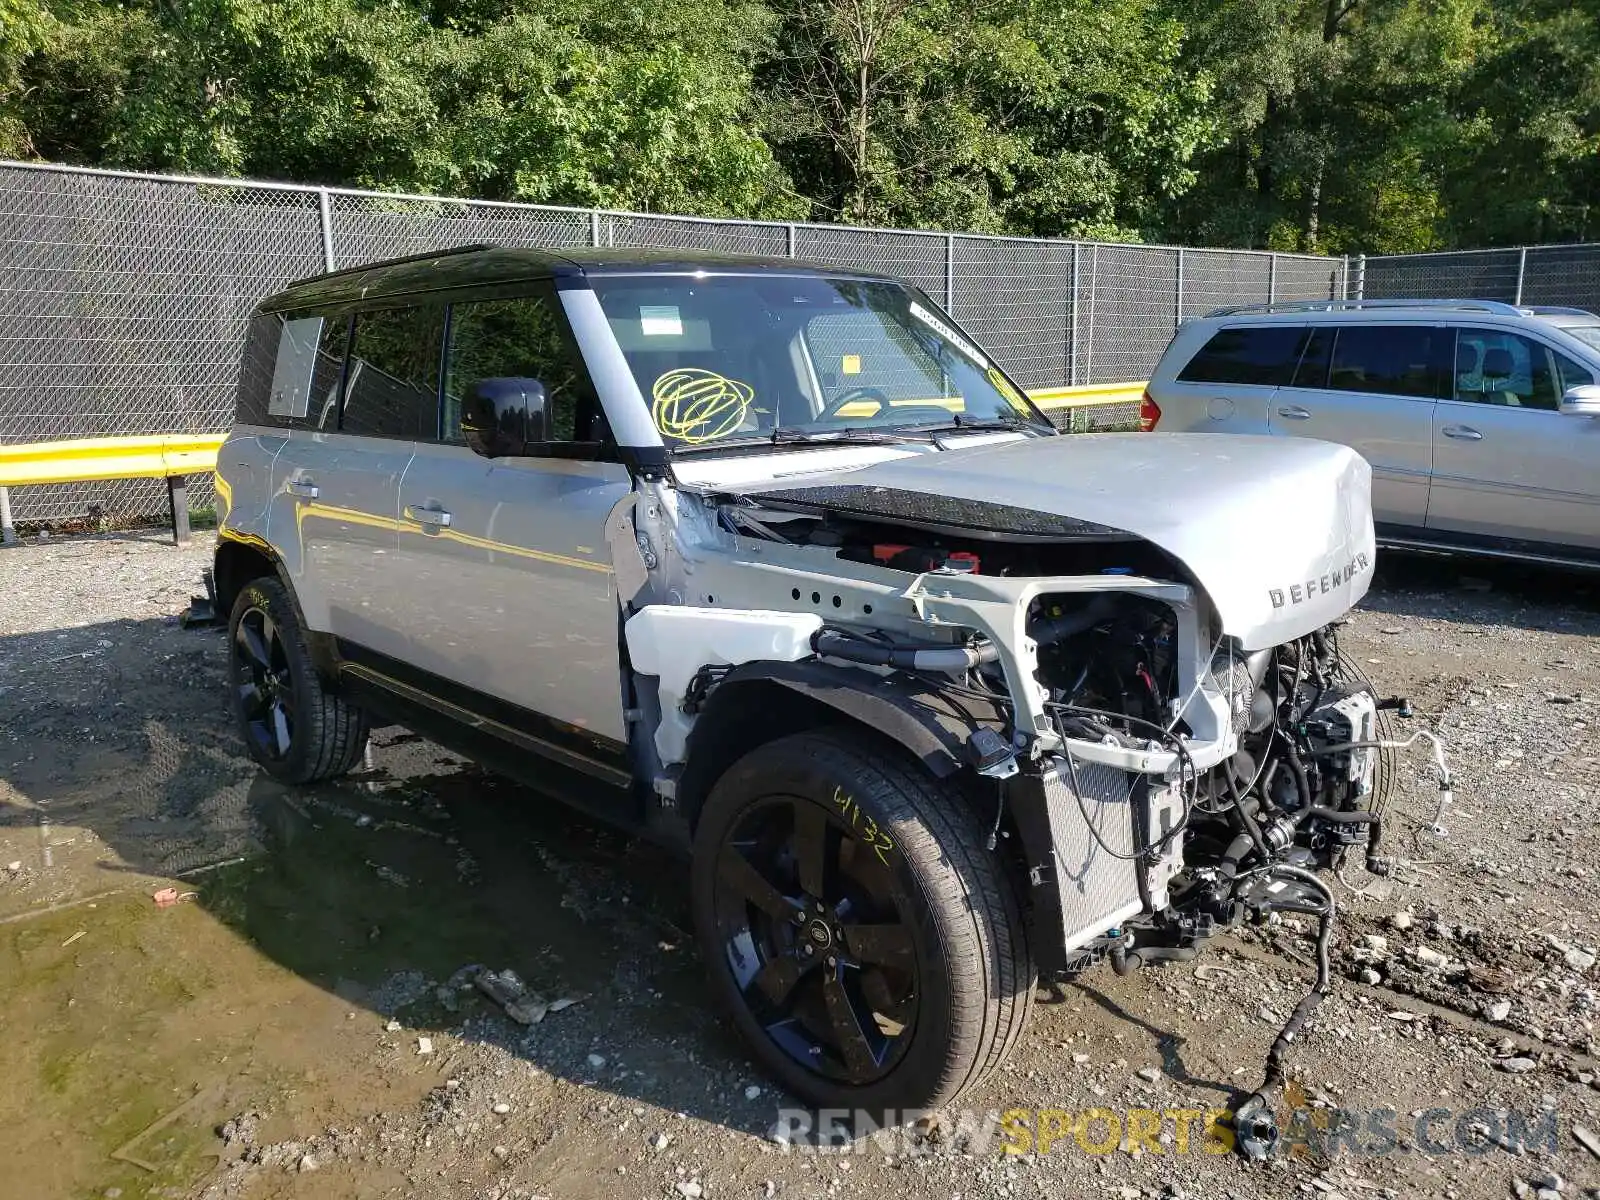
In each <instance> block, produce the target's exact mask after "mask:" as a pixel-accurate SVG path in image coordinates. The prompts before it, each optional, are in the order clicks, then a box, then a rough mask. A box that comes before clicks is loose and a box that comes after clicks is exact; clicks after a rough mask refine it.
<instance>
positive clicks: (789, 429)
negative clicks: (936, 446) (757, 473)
mask: <svg viewBox="0 0 1600 1200" xmlns="http://www.w3.org/2000/svg"><path fill="white" fill-rule="evenodd" d="M928 440H929V439H928V437H927V435H925V434H916V433H911V432H907V431H904V430H902V431H898V432H897V431H895V430H892V429H868V428H864V427H863V426H860V425H849V426H846V427H845V428H843V429H800V428H797V427H795V426H793V425H786V426H779V427H778V428H777V429H774V430H773V431H772V444H773V445H774V446H798V445H805V444H807V443H812V444H820V443H826V442H856V443H859V444H861V445H865V446H898V445H903V444H904V443H906V442H926V441H928Z"/></svg>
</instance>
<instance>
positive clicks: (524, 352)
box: [399, 287, 631, 753]
mask: <svg viewBox="0 0 1600 1200" xmlns="http://www.w3.org/2000/svg"><path fill="white" fill-rule="evenodd" d="M504 377H516V378H528V379H537V380H539V381H540V382H542V383H543V384H544V388H545V393H546V395H547V397H548V409H547V413H548V417H549V422H548V423H549V434H548V436H549V437H550V439H551V440H552V444H551V445H550V446H548V447H547V448H546V450H547V455H548V456H542V457H537V458H498V459H487V458H483V457H480V456H479V455H477V454H476V453H474V452H473V451H472V450H470V449H468V447H467V446H466V444H465V442H464V440H463V439H462V436H461V427H460V404H461V398H462V397H464V396H466V395H467V394H468V392H469V390H470V389H471V387H472V385H473V384H474V383H475V382H476V381H477V380H479V379H492V378H504ZM607 440H608V439H606V437H605V432H604V429H603V421H602V418H601V415H600V406H599V402H598V400H597V399H596V396H595V392H594V387H593V385H592V383H591V382H590V380H589V376H588V373H587V371H586V370H585V368H584V364H583V361H582V358H581V357H580V355H579V354H578V351H577V348H576V346H575V345H574V344H573V342H572V338H571V335H570V333H569V331H568V328H567V325H566V318H565V315H564V313H563V311H562V308H561V305H560V303H559V301H558V300H557V298H556V294H555V292H554V290H553V289H552V288H548V287H544V288H541V289H540V290H539V291H538V292H537V293H536V294H533V295H524V296H518V297H513V298H505V299H489V300H480V301H471V302H462V303H458V304H456V305H454V306H453V307H452V309H451V314H450V334H449V349H448V353H447V358H446V367H445V384H444V404H443V410H442V416H441V421H440V429H439V433H438V436H436V437H433V438H429V439H426V440H424V441H421V442H419V443H418V446H417V452H416V456H415V457H414V458H413V459H412V461H411V463H410V466H409V467H408V468H407V470H406V472H405V477H404V480H403V482H402V484H401V487H400V511H401V524H400V535H399V537H400V549H401V555H402V558H403V559H404V560H405V563H406V567H405V572H404V573H405V576H406V580H405V591H406V594H407V599H408V602H409V607H410V620H409V630H410V635H411V643H412V649H411V661H412V662H413V663H414V664H415V665H416V666H418V667H420V668H422V669H424V670H426V671H428V672H431V673H432V674H434V675H437V676H440V677H442V678H443V679H446V680H449V681H450V682H452V683H455V684H458V685H460V686H462V687H463V688H465V689H468V692H469V693H473V694H475V695H467V696H466V697H465V702H466V703H467V704H468V705H469V706H471V707H474V708H476V709H477V710H478V711H480V712H481V711H485V706H484V704H483V703H482V697H484V696H487V697H489V698H491V699H492V700H494V701H499V702H503V703H504V704H505V705H510V706H512V709H511V710H509V711H506V712H505V713H504V716H503V721H502V723H504V724H509V725H512V726H513V727H516V728H519V729H521V730H522V731H523V732H525V733H526V732H528V725H529V721H528V718H529V717H530V716H533V715H537V716H539V717H543V718H549V719H551V720H552V721H553V722H554V723H555V725H554V726H552V727H541V729H540V731H539V733H540V736H541V737H548V738H552V739H557V742H556V744H557V745H560V744H561V742H560V740H559V739H562V738H563V737H565V738H567V739H568V740H569V744H568V748H570V749H576V750H577V751H578V752H579V753H582V752H583V751H584V749H585V748H586V746H587V742H588V740H589V739H591V738H599V739H604V740H605V741H610V742H621V741H623V739H624V732H623V723H622V676H621V666H620V660H619V653H618V647H619V621H620V615H619V609H618V606H617V597H616V586H615V581H614V579H613V577H612V573H611V561H610V553H609V551H608V549H607V546H606V540H605V532H604V530H605V522H606V517H607V515H608V514H609V513H610V511H611V509H612V508H613V507H614V506H615V505H616V504H617V503H618V502H619V501H621V500H623V499H624V498H625V497H627V496H628V495H629V494H630V492H631V483H630V479H629V475H628V471H627V469H626V468H625V467H624V466H623V465H622V464H621V463H620V462H618V461H616V460H615V455H614V454H611V453H609V452H608V451H607V450H605V449H603V448H602V445H601V443H602V442H605V441H607ZM488 707H489V708H490V709H494V706H493V705H490V706H488ZM519 710H520V711H519ZM495 711H499V710H498V709H495ZM495 719H497V720H500V719H502V718H501V717H496V718H495ZM574 736H575V737H576V741H572V740H571V739H572V738H573V737H574Z"/></svg>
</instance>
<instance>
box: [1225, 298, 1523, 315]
mask: <svg viewBox="0 0 1600 1200" xmlns="http://www.w3.org/2000/svg"><path fill="white" fill-rule="evenodd" d="M1376 308H1442V309H1454V310H1457V311H1466V312H1487V313H1495V314H1497V315H1499V316H1502V317H1525V316H1527V315H1529V313H1530V312H1531V311H1532V310H1531V309H1528V308H1522V307H1518V306H1517V305H1515V304H1507V303H1506V302H1505V301H1504V300H1276V301H1274V302H1272V303H1271V304H1235V305H1232V306H1230V307H1228V308H1218V309H1213V310H1212V311H1211V312H1208V313H1207V314H1206V316H1208V317H1232V316H1238V315H1240V314H1244V313H1261V314H1267V313H1280V312H1283V313H1288V312H1360V311H1363V310H1365V309H1376Z"/></svg>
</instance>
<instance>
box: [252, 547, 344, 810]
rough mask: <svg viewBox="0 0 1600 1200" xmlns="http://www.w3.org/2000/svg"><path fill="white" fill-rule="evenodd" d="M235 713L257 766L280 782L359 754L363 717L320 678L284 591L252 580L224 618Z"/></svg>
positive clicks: (337, 767)
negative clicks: (324, 684) (229, 613)
mask: <svg viewBox="0 0 1600 1200" xmlns="http://www.w3.org/2000/svg"><path fill="white" fill-rule="evenodd" d="M228 648H229V655H228V668H229V669H228V681H229V684H230V686H231V689H232V692H233V709H234V717H235V721H236V723H237V726H238V730H239V736H240V737H242V738H243V739H244V744H245V748H246V749H247V750H248V751H249V752H250V757H251V758H253V759H254V760H255V761H256V763H257V764H258V765H260V767H261V769H262V770H264V771H266V772H267V774H269V775H271V776H272V777H273V778H274V779H277V780H281V781H282V782H284V783H294V784H300V783H314V782H316V781H317V780H319V779H332V778H333V777H334V776H337V775H343V774H344V773H345V772H347V771H349V770H350V769H351V768H352V767H354V766H355V765H356V764H357V763H358V762H360V761H361V753H362V751H363V750H364V749H365V748H366V745H367V733H368V729H369V726H368V721H367V716H366V714H365V713H364V712H362V711H361V710H360V709H359V708H357V707H356V706H355V705H353V704H351V703H350V702H349V701H347V700H346V699H344V697H342V696H339V695H337V694H335V693H333V692H331V691H329V690H328V689H327V688H325V687H324V686H323V684H322V679H321V677H320V676H319V675H318V674H317V670H316V667H315V666H314V665H313V664H312V662H311V652H310V650H309V649H308V647H307V646H306V639H305V634H304V632H303V631H302V630H301V628H300V618H299V615H298V613H297V612H296V610H295V606H294V601H293V600H292V599H291V598H290V596H289V592H288V590H287V589H286V588H285V587H284V586H283V584H282V583H281V582H279V581H278V580H277V579H273V578H271V577H263V578H259V579H252V580H251V581H250V582H249V583H247V584H245V586H244V587H243V588H241V589H240V591H239V596H238V599H236V600H235V601H234V605H233V612H232V614H231V615H230V616H229V618H228Z"/></svg>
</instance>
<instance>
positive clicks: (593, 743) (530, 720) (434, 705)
mask: <svg viewBox="0 0 1600 1200" xmlns="http://www.w3.org/2000/svg"><path fill="white" fill-rule="evenodd" d="M336 649H337V653H338V664H337V669H338V675H339V679H340V682H341V684H344V683H346V682H350V683H353V684H354V686H355V687H356V688H358V689H362V690H368V691H370V689H371V688H378V689H381V690H382V691H384V692H387V693H389V694H391V695H393V696H396V697H397V698H398V699H399V700H400V701H402V702H404V703H405V704H406V705H408V706H413V707H415V706H421V707H423V708H425V709H429V710H432V711H433V712H434V713H436V714H438V715H439V716H442V717H444V718H447V719H449V720H451V721H454V722H455V723H456V724H458V725H462V726H464V727H466V728H467V729H470V730H472V731H474V732H476V733H482V734H487V735H489V736H492V737H495V738H498V739H499V740H501V741H503V742H509V743H511V744H512V745H514V746H516V747H517V748H518V749H521V750H525V751H528V752H530V753H533V754H537V755H540V756H542V757H544V758H547V759H550V760H552V761H554V762H558V763H561V764H562V765H563V766H566V767H570V768H572V769H573V770H576V771H582V772H584V773H585V774H588V775H593V776H596V777H597V778H599V779H602V780H604V781H605V782H607V783H610V784H613V785H615V786H617V787H631V786H632V785H633V771H632V768H631V766H630V765H629V759H628V754H627V747H626V746H624V745H623V743H621V742H618V741H614V740H612V739H611V738H607V737H603V736H601V735H599V734H595V733H591V732H589V731H588V730H585V729H580V728H579V727H577V726H575V725H570V724H567V723H566V722H564V721H557V720H554V719H553V718H551V717H547V716H545V715H543V714H542V713H536V712H534V711H532V710H531V709H526V708H523V707H521V706H520V705H516V704H511V703H509V702H508V701H505V700H502V699H500V698H499V697H497V696H490V695H487V694H485V693H483V692H480V691H477V690H475V689H473V688H469V687H465V686H463V685H462V684H459V683H455V682H452V681H451V680H448V679H443V678H441V677H440V676H438V675H434V674H433V673H431V672H428V671H423V670H419V669H418V668H416V667H414V666H411V665H410V664H409V663H403V662H400V661H399V660H397V659H393V658H390V657H389V656H388V655H385V654H379V653H378V652H376V651H374V650H369V649H367V648H366V647H365V646H359V645H357V644H355V643H353V642H349V641H346V640H345V639H343V638H339V639H336ZM620 701H621V698H620V696H619V697H618V702H619V703H620Z"/></svg>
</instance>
